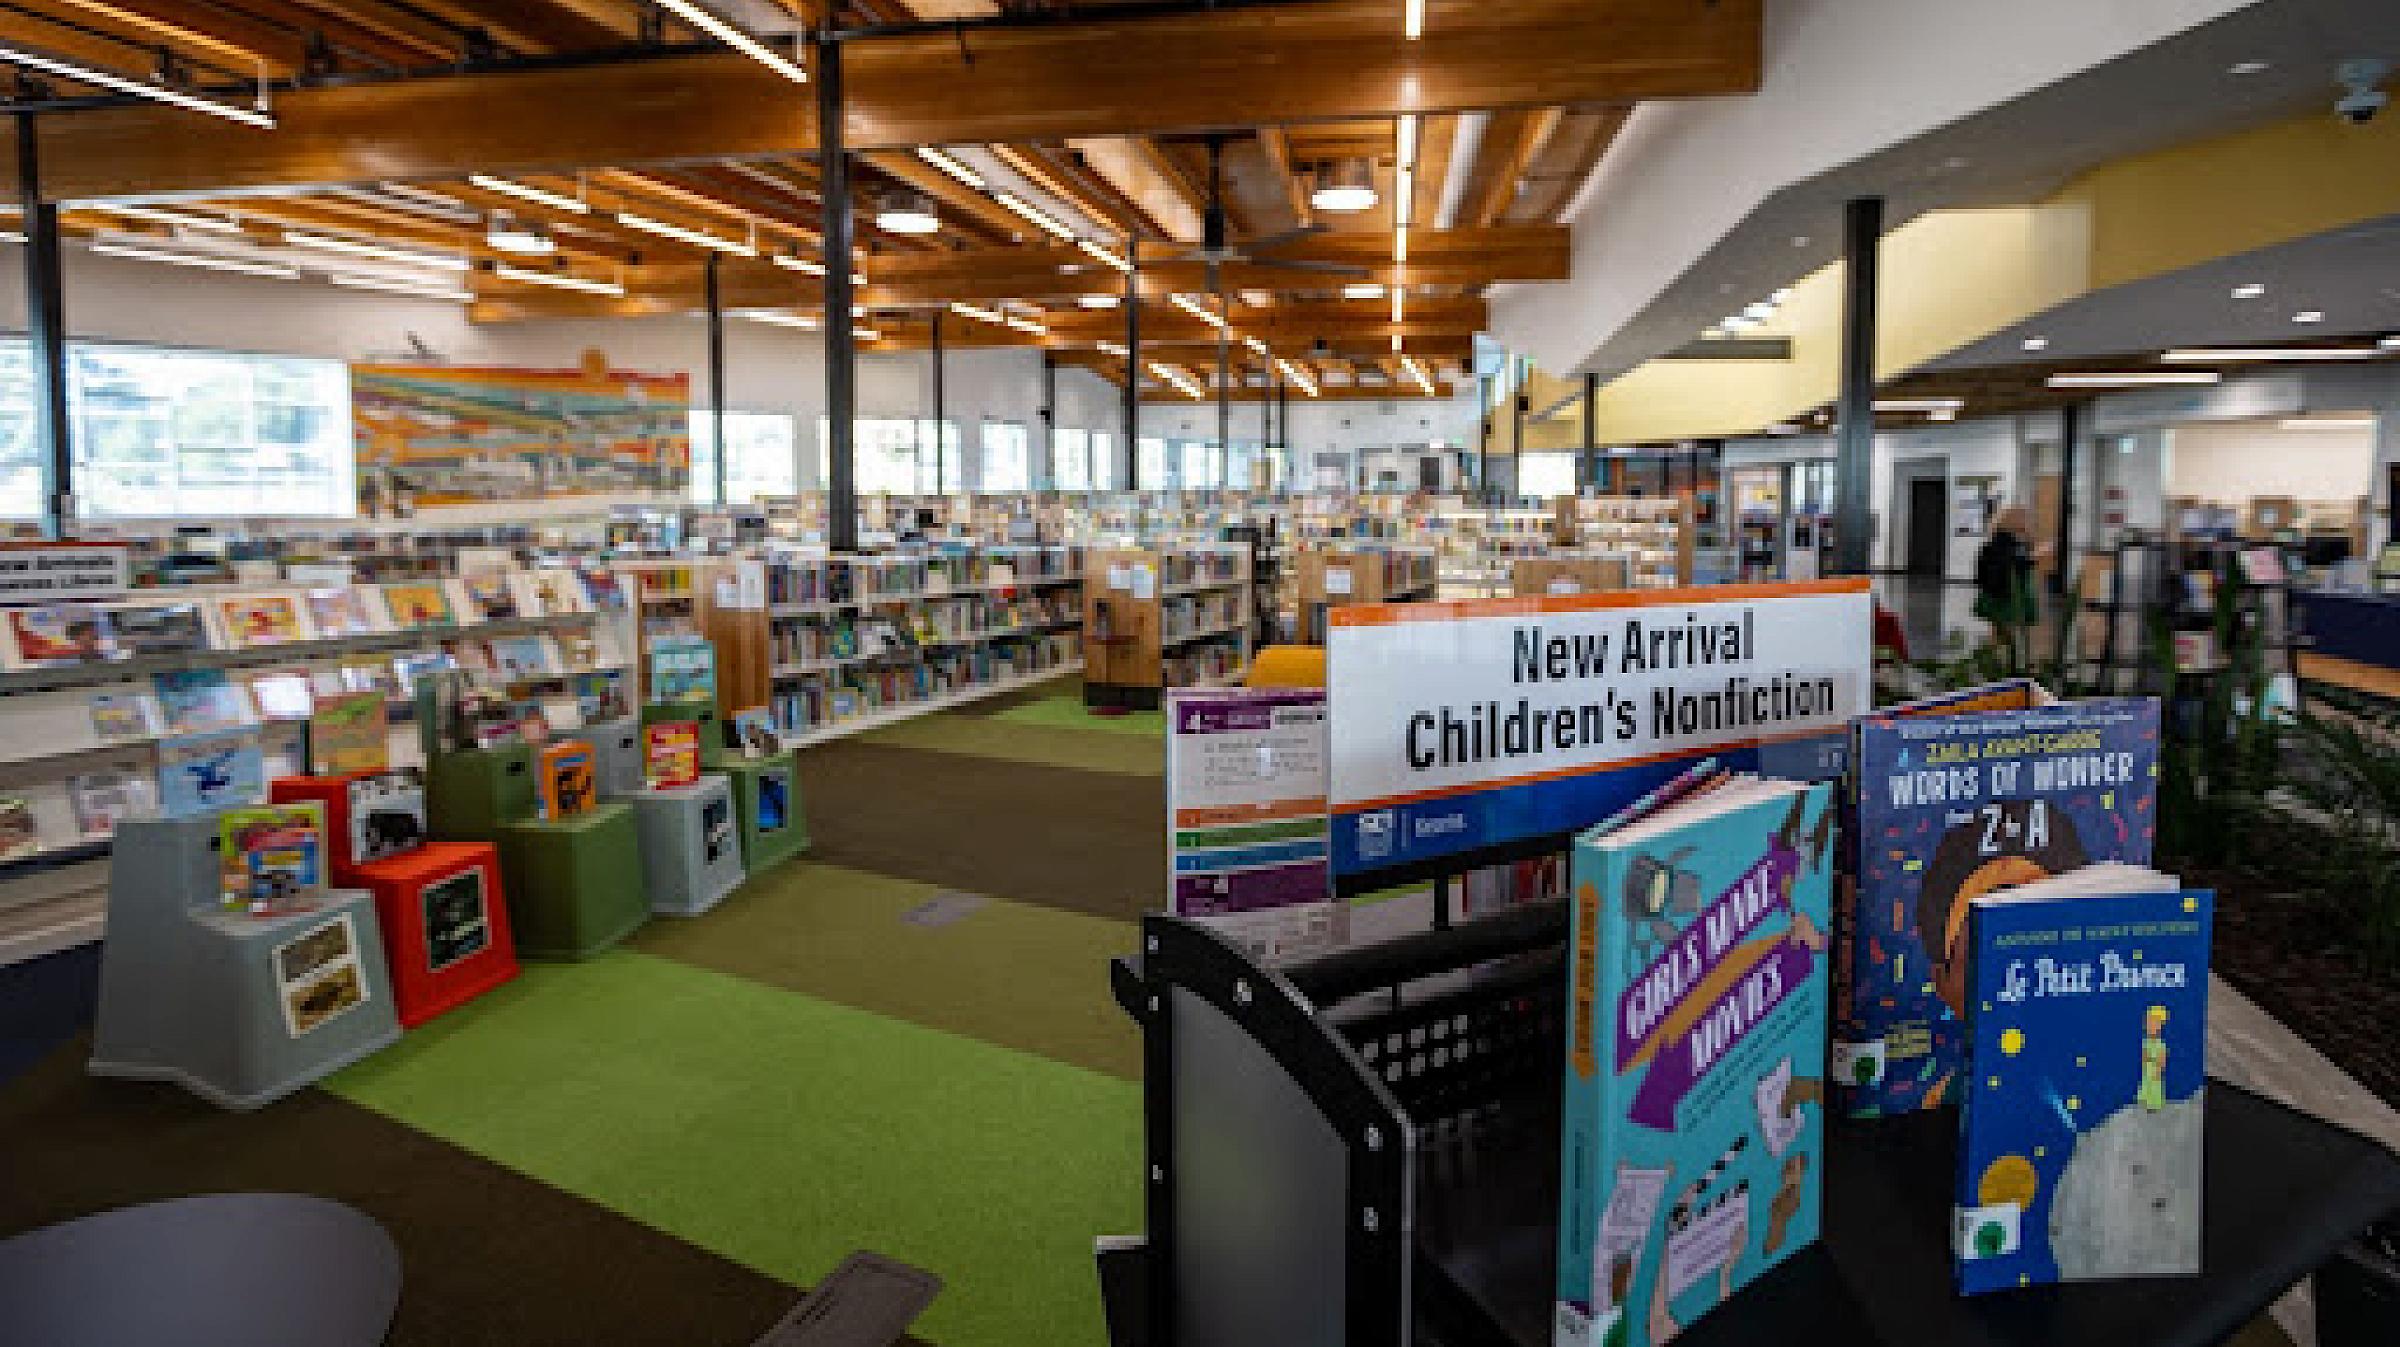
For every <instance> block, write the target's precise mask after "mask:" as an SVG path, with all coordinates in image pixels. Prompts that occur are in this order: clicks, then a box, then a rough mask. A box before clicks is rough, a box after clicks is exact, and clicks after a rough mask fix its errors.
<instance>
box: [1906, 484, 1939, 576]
mask: <svg viewBox="0 0 2400 1347" xmlns="http://www.w3.org/2000/svg"><path fill="white" fill-rule="evenodd" d="M1949 496H1950V481H1949V478H1948V477H1946V476H1945V477H1912V478H1910V479H1909V481H1908V532H1907V534H1906V550H1905V552H1904V553H1903V555H1902V559H1901V569H1903V570H1905V571H1906V572H1908V574H1910V575H1914V576H1928V577H1931V578H1933V579H1937V580H1938V579H1940V578H1941V576H1942V572H1943V570H1944V568H1945V567H1946V566H1947V564H1948V561H1949V552H1950V515H1949Z"/></svg>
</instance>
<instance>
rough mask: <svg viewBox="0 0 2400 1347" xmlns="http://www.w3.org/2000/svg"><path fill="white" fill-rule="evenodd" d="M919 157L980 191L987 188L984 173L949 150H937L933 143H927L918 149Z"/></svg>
mask: <svg viewBox="0 0 2400 1347" xmlns="http://www.w3.org/2000/svg"><path fill="white" fill-rule="evenodd" d="M917 157H918V158H919V159H922V160H924V161H925V162H926V163H929V164H931V165H933V166H934V167H935V168H938V169H940V170H941V171H943V172H944V173H947V174H949V175H950V176H951V177H953V178H956V179H958V180H959V181H960V182H963V183H965V184H966V185H967V186H969V187H972V188H974V189H975V190H976V191H978V192H981V191H984V190H986V187H985V184H984V181H983V175H982V174H981V173H978V172H976V171H975V170H974V169H971V168H969V167H967V166H966V165H965V164H962V163H960V162H959V161H958V159H957V157H956V156H954V155H952V154H951V153H950V152H949V151H947V150H937V149H935V148H934V147H932V146H931V145H926V146H923V147H920V148H919V149H918V150H917Z"/></svg>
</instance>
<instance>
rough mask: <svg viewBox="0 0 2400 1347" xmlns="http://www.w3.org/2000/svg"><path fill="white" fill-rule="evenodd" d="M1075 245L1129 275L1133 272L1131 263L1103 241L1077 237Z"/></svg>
mask: <svg viewBox="0 0 2400 1347" xmlns="http://www.w3.org/2000/svg"><path fill="white" fill-rule="evenodd" d="M1075 246H1076V247H1078V248H1081V249H1083V250H1084V251H1085V252H1087V253H1090V254H1091V255H1092V256H1094V257H1097V258H1099V259H1100V260H1101V261H1103V262H1106V263H1107V264H1108V265H1110V266H1112V267H1115V268H1116V269H1117V270H1119V271H1122V272H1124V273H1125V274H1127V275H1129V276H1130V275H1132V274H1133V263H1131V262H1128V261H1126V260H1125V259H1124V257H1122V256H1121V255H1119V254H1118V253H1117V251H1116V250H1115V249H1113V248H1111V247H1109V246H1108V245H1107V244H1105V243H1094V242H1092V241H1091V240H1090V239H1077V240H1075Z"/></svg>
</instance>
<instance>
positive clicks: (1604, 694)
mask: <svg viewBox="0 0 2400 1347" xmlns="http://www.w3.org/2000/svg"><path fill="white" fill-rule="evenodd" d="M1327 620H1328V631H1327V633H1326V674H1327V679H1326V681H1327V685H1328V687H1329V688H1330V689H1331V702H1330V706H1329V711H1330V714H1331V726H1332V732H1331V736H1330V745H1331V755H1332V757H1331V762H1330V781H1329V789H1328V803H1329V807H1330V811H1331V822H1332V830H1331V835H1330V840H1331V855H1332V862H1333V871H1334V873H1335V874H1336V875H1353V874H1360V873H1365V872H1371V871H1376V870H1384V869H1390V868H1395V867H1399V866H1405V865H1413V864H1419V863H1422V862H1427V861H1434V860H1439V859H1441V858H1443V857H1448V856H1460V855H1465V854H1468V853H1473V852H1477V851H1483V850H1486V849H1488V848H1494V847H1503V846H1506V845H1509V844H1511V843H1517V842H1525V841H1529V840H1532V839H1536V838H1543V837H1555V836H1559V835H1562V834H1565V833H1568V832H1571V831H1573V830H1575V829H1578V828H1581V827H1584V826H1586V825H1588V824H1590V823H1592V822H1593V821H1594V820H1597V819H1600V818H1602V817H1605V816H1606V815H1608V814H1610V813H1613V812H1615V811H1616V810H1618V809H1620V808H1623V807H1624V806H1625V805H1627V804H1629V803H1631V802H1632V801H1633V800H1635V799H1636V798H1638V797H1639V796H1641V795H1642V794H1643V793H1644V792H1646V791H1649V790H1651V789H1653V788H1655V787H1657V786H1658V785H1660V784H1661V783H1663V782H1664V781H1665V780H1666V779H1667V778H1668V777H1670V776H1672V775H1673V774H1674V773H1675V772H1676V771H1678V770H1679V769H1680V768H1681V767H1682V766H1683V765H1684V764H1685V763H1687V762H1688V761H1689V760H1691V759H1693V758H1696V757H1700V756H1704V755H1707V756H1714V757H1716V758H1718V759H1719V760H1720V761H1721V762H1723V763H1724V764H1725V765H1726V766H1728V767H1732V768H1735V769H1741V770H1748V769H1760V768H1763V769H1764V770H1767V771H1769V772H1771V773H1773V774H1776V775H1791V776H1806V777H1818V776H1825V775H1830V774H1832V773H1833V772H1835V771H1838V770H1839V767H1840V761H1841V759H1840V749H1839V744H1840V732H1841V730H1842V729H1843V727H1844V726H1845V725H1846V724H1847V723H1848V721H1849V719H1850V718H1851V717H1852V716H1855V715H1858V714H1860V713H1862V712H1864V711H1865V710H1866V709H1867V707H1868V705H1869V703H1870V701H1871V700H1872V693H1873V689H1872V686H1871V674H1872V668H1871V663H1870V660H1871V650H1872V640H1871V637H1872V627H1873V609H1872V599H1871V598H1870V596H1869V594H1868V591H1867V582H1866V581H1865V580H1864V579H1846V580H1822V581H1811V582H1807V583H1800V584H1779V585H1721V586H1713V587H1708V588H1701V589H1677V590H1653V591H1629V592H1621V593H1610V594H1588V595H1558V596H1552V597H1547V598H1519V599H1489V600H1480V601H1471V602H1465V603H1441V604H1378V605H1369V606H1362V607H1348V608H1335V609H1333V610H1331V611H1330V612H1329V613H1328V614H1327ZM1787 755H1788V756H1787ZM1762 758H1764V759H1768V761H1765V762H1763V763H1762V761H1761V759H1762ZM1779 758H1780V759H1783V760H1781V761H1777V760H1775V759H1779ZM1794 758H1796V759H1797V760H1796V761H1794V760H1793V759H1794Z"/></svg>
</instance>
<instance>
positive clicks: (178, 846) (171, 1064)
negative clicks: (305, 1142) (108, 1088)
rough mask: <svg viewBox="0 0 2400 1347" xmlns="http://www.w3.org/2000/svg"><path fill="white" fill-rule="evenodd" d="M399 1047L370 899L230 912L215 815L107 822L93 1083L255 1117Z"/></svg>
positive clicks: (337, 895) (348, 893)
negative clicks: (108, 853) (170, 1093)
mask: <svg viewBox="0 0 2400 1347" xmlns="http://www.w3.org/2000/svg"><path fill="white" fill-rule="evenodd" d="M399 1037H400V1025H399V1022H398V1021H397V1020H396V1019H395V1018H394V1015H393V1005H392V984H391V978H390V975H389V973H388V972H387V971H386V969H385V966H384V953H383V937H382V935H381V934H380V933H379V931H378V930H377V928H376V924H375V902H374V899H373V897H372V896H371V895H369V894H367V893H365V892H363V891H358V890H348V889H332V890H327V891H325V892H323V893H320V894H318V895H317V898H316V902H315V905H314V907H313V909H312V910H309V911H305V912H294V913H288V914H284V915H278V916H252V915H249V914H247V913H242V912H227V911H225V910H223V908H222V906H221V905H220V903H219V902H218V875H217V816H216V815H215V814H214V813H208V814H199V815H192V816H188V817H183V818H158V817H145V818H128V819H124V820H122V821H120V822H119V823H118V824H117V835H116V847H115V860H114V861H113V862H112V864H111V869H110V879H109V894H108V936H107V939H106V940H105V941H104V942H103V943H102V945H101V951H100V1012H99V1016H98V1020H97V1023H96V1024H95V1025H94V1027H93V1032H92V1060H91V1066H90V1069H91V1072H92V1074H93V1075H96V1076H122V1077H127V1078H130V1079H135V1080H165V1081H173V1082H175V1083H177V1084H179V1085H182V1086H184V1087H185V1088H187V1089H189V1090H191V1091H192V1093H194V1094H197V1095H199V1096H201V1097H202V1098H204V1099H207V1100H209V1101H210V1102H212V1103H215V1104H218V1105H221V1106H223V1107H225V1108H231V1109H254V1108H258V1107H260V1106H262V1105H264V1104H268V1103H271V1102H273V1101H274V1100H277V1099H280V1098H282V1097H283V1096H284V1095H287V1094H290V1093H291V1092H292V1091H294V1090H297V1089H299V1088H300V1087H302V1086H304V1085H307V1084H310V1083H311V1082H313V1081H317V1080H320V1079H322V1078H324V1077H325V1076H327V1075H330V1074H332V1073H333V1072H335V1071H338V1070H340V1069H341V1068H342V1067H345V1066H348V1065H349V1064H350V1063H352V1062H355V1061H357V1060H358V1059H360V1058H362V1057H365V1056H367V1055H369V1054H370V1053H373V1052H376V1051H379V1050H380V1049H382V1048H384V1047H386V1046H388V1045H390V1044H391V1043H392V1042H393V1041H394V1040H396V1039H398V1038H399Z"/></svg>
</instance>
